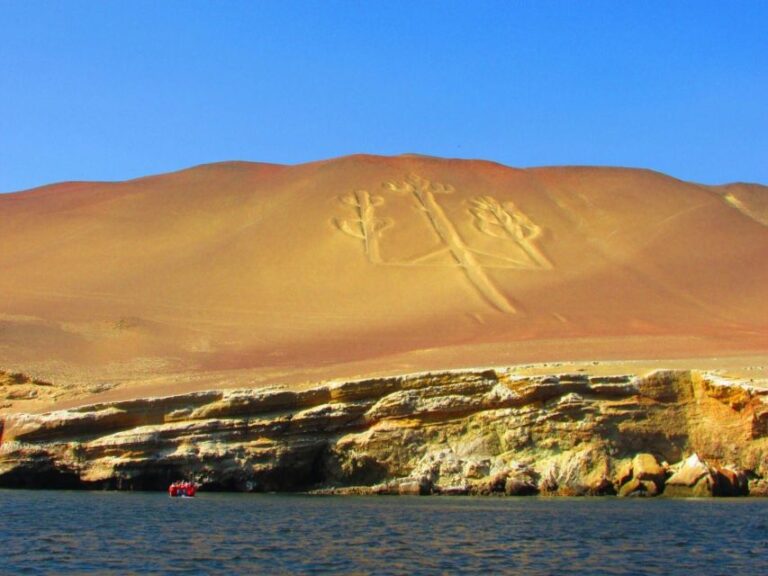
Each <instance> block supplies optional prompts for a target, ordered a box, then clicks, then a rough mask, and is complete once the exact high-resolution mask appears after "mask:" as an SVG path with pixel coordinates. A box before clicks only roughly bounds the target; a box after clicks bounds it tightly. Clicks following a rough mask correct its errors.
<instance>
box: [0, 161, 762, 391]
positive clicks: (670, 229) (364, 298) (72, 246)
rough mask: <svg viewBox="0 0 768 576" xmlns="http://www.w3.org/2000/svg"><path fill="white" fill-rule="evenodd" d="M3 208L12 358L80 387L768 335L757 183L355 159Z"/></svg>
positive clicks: (98, 188) (716, 344) (0, 234)
mask: <svg viewBox="0 0 768 576" xmlns="http://www.w3.org/2000/svg"><path fill="white" fill-rule="evenodd" d="M0 222H2V225H1V226H0V368H2V369H5V370H6V371H11V370H18V371H24V372H27V373H29V374H31V375H33V376H35V377H38V378H43V379H47V380H48V381H51V382H54V383H55V384H56V387H58V388H57V389H59V388H61V387H64V389H66V390H69V391H70V392H71V394H70V396H72V394H73V392H72V391H73V390H77V391H79V392H78V393H79V394H80V395H81V396H80V397H82V395H84V394H91V393H97V392H99V391H101V390H106V389H108V388H112V387H115V389H113V390H111V392H107V393H108V394H109V393H112V394H121V395H123V396H124V397H125V396H130V395H140V394H147V393H149V392H150V391H151V392H152V393H159V392H171V391H173V390H179V389H182V390H188V389H194V388H196V387H197V388H200V387H210V386H211V385H216V386H227V385H241V384H243V383H244V382H261V383H274V382H300V381H302V380H305V379H316V378H320V377H322V378H331V377H341V376H350V375H354V374H368V373H380V372H386V371H389V372H393V371H394V372H397V371H407V370H422V369H434V368H449V367H458V366H473V365H481V364H485V365H487V364H509V363H520V362H540V361H567V360H594V359H600V360H604V359H649V358H670V359H671V358H708V357H713V356H729V355H730V356H734V355H764V354H766V353H767V352H768V298H766V287H767V286H768V266H767V265H766V264H767V263H768V188H766V187H764V186H759V185H747V184H733V185H728V186H723V187H708V186H702V185H698V184H693V183H688V182H683V181H680V180H676V179H674V178H670V177H668V176H665V175H663V174H659V173H655V172H651V171H645V170H631V169H617V168H567V167H562V168H560V167H558V168H537V169H526V170H520V169H514V168H509V167H506V166H502V165H499V164H494V163H490V162H485V161H468V160H444V159H437V158H429V157H422V156H411V155H408V156H399V157H377V156H364V155H358V156H349V157H343V158H339V159H334V160H328V161H322V162H314V163H309V164H303V165H297V166H281V165H270V164H257V163H245V162H234V163H221V164H212V165H204V166H199V167H195V168H191V169H188V170H183V171H180V172H176V173H172V174H164V175H159V176H151V177H147V178H140V179H137V180H131V181H126V182H119V183H99V182H82V183H64V184H56V185H51V186H45V187H42V188H37V189H34V190H30V191H26V192H19V193H14V194H3V195H0ZM56 398H60V399H61V398H63V399H66V398H67V395H66V394H65V395H64V396H61V397H59V396H56V395H54V396H51V397H50V398H49V400H51V401H53V400H55V399H56ZM7 406H10V404H9V405H7Z"/></svg>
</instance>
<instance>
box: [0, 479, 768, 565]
mask: <svg viewBox="0 0 768 576" xmlns="http://www.w3.org/2000/svg"><path fill="white" fill-rule="evenodd" d="M466 572H473V573H481V572H482V573H486V574H501V573H505V574H532V575H537V574H558V575H560V574H664V575H681V576H682V575H685V576H690V575H694V574H696V575H698V574H728V575H737V574H755V575H760V574H768V500H761V499H733V500H726V499H706V500H703V499H702V500H673V499H663V498H659V499H647V500H629V499H617V498H582V499H569V498H470V497H445V496H442V497H437V496H433V497H383V496H381V497H354V496H348V497H333V496H299V495H297V496H283V495H254V494H211V493H205V492H203V493H200V494H199V495H198V497H197V498H190V499H171V498H169V497H168V496H166V495H164V494H159V493H118V492H66V491H8V490H0V573H3V574H449V573H466Z"/></svg>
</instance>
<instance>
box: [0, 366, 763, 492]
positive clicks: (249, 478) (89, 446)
mask: <svg viewBox="0 0 768 576" xmlns="http://www.w3.org/2000/svg"><path fill="white" fill-rule="evenodd" d="M0 430H2V432H1V434H2V440H1V441H2V444H1V445H0V485H1V486H6V487H85V488H106V489H164V488H166V487H167V485H168V484H169V482H170V481H172V480H174V479H177V478H181V477H185V478H188V479H193V480H195V481H197V482H198V483H200V484H201V485H202V487H203V489H219V490H240V491H304V490H315V491H320V492H335V493H397V494H429V493H442V494H491V493H499V494H510V495H527V494H539V493H544V494H557V495H599V494H619V495H624V496H654V495H657V494H662V493H666V494H672V495H686V496H688V495H693V496H698V495H742V494H747V493H750V492H752V493H763V492H765V487H766V479H768V459H767V456H768V390H764V389H760V388H756V387H752V386H750V385H749V384H747V383H746V382H740V381H730V380H725V379H723V378H721V377H718V376H716V375H713V374H708V373H701V372H695V371H658V372H654V373H651V374H648V375H646V376H642V377H636V376H629V375H619V376H609V377H605V376H602V377H590V376H588V375H586V374H581V373H578V374H561V375H552V376H543V377H542V376H535V377H534V376H520V375H517V374H516V373H515V372H514V371H512V370H506V369H488V370H465V371H450V372H442V373H423V374H413V375H407V376H401V377H392V378H378V379H368V380H360V381H354V382H337V383H330V384H325V385H321V386H318V387H316V388H312V389H308V390H304V391H289V390H286V389H280V388H261V389H241V390H219V391H210V392H198V393H190V394H186V395H180V396H173V397H166V398H150V399H140V400H133V401H126V402H116V403H111V404H95V405H90V406H84V407H82V408H78V409H71V410H66V411H58V412H50V413H46V414H16V415H12V416H9V417H7V419H6V421H5V422H4V423H3V424H2V428H0ZM670 463H677V464H670Z"/></svg>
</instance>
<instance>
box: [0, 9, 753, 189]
mask: <svg viewBox="0 0 768 576" xmlns="http://www.w3.org/2000/svg"><path fill="white" fill-rule="evenodd" d="M355 152H369V153H376V154H399V153H403V152H419V153H423V154H432V155H437V156H449V157H466V158H485V159H489V160H495V161H498V162H502V163H505V164H509V165H512V166H538V165H554V164H592V165H595V164H596V165H620V166H637V167H645V168H653V169H656V170H660V171H663V172H666V173H669V174H671V175H673V176H676V177H679V178H683V179H687V180H695V181H699V182H704V183H723V182H729V181H736V180H739V181H752V182H761V183H764V184H768V2H765V1H753V2H740V1H738V0H728V1H725V0H723V1H719V2H707V1H704V0H700V1H696V2H683V1H672V0H669V1H665V2H652V1H639V0H638V1H634V2H629V1H622V0H614V1H606V2H598V1H588V0H585V1H581V2H576V1H568V0H561V1H546V0H527V1H522V0H520V1H512V0H510V1H507V2H490V1H482V0H474V1H469V0H467V1H465V2H457V1H450V0H446V1H442V2H437V1H434V2H431V1H423V2H417V1H411V2H397V1H394V0H391V1H386V2H385V1H383V0H382V1H380V2H365V1H360V2H353V1H351V0H350V1H333V0H323V1H305V2H291V1H287V0H284V1H278V0H275V1H252V2H236V1H226V0H222V1H216V2H214V1H210V2H200V1H195V0H183V1H178V2H177V1H170V0H164V1H141V0H130V1H127V0H126V1H116V0H115V1H101V2H97V1H95V0H93V1H87V2H86V1H74V0H73V1H66V0H60V1H51V2H42V1H38V0H0V191H4V192H8V191H14V190H20V189H25V188H30V187H33V186H38V185H42V184H46V183H50V182H56V181H62V180H121V179H126V178H133V177H137V176H143V175H147V174H152V173H158V172H165V171H170V170H176V169H180V168H184V167H188V166H191V165H195V164H200V163H204V162H214V161H219V160H253V161H265V162H279V163H299V162H305V161H311V160H317V159H322V158H328V157H333V156H339V155H343V154H350V153H355Z"/></svg>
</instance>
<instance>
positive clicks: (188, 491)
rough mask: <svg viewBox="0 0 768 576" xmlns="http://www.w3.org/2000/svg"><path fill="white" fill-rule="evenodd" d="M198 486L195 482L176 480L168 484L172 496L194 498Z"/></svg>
mask: <svg viewBox="0 0 768 576" xmlns="http://www.w3.org/2000/svg"><path fill="white" fill-rule="evenodd" d="M196 493H197V486H195V484H194V483H193V482H174V483H173V484H171V485H170V486H168V496H170V497H171V498H194V497H195V494H196Z"/></svg>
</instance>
